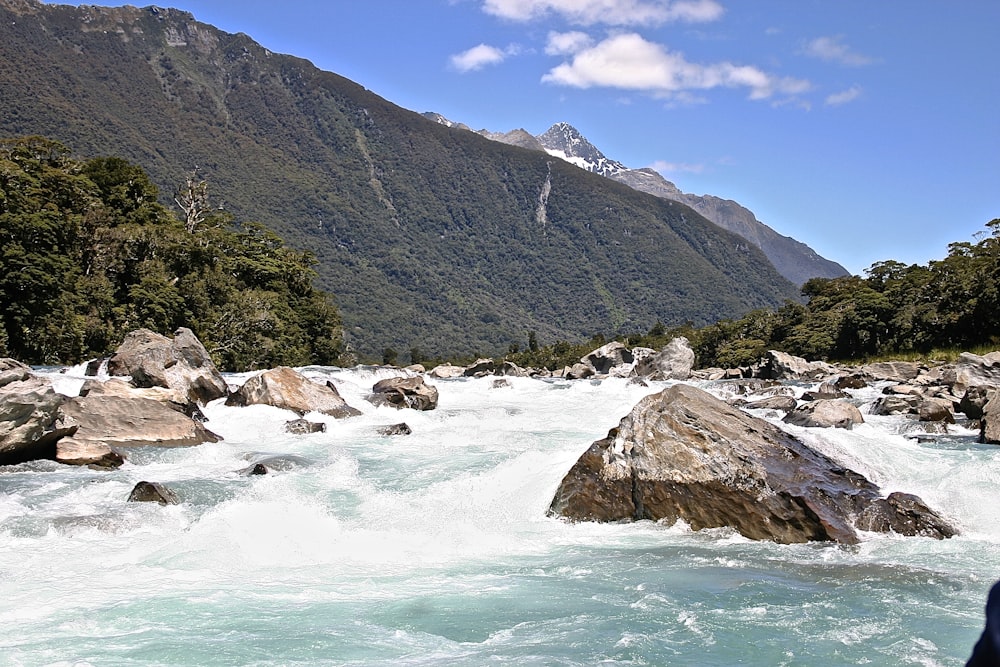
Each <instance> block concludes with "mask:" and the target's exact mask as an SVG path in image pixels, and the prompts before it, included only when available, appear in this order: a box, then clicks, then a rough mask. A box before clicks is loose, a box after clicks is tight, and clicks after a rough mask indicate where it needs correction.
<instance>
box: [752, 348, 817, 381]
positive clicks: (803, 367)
mask: <svg viewBox="0 0 1000 667" xmlns="http://www.w3.org/2000/svg"><path fill="white" fill-rule="evenodd" d="M836 374H837V369H836V368H834V367H833V366H831V365H830V364H828V363H826V362H825V361H806V360H805V359H803V358H802V357H796V356H794V355H791V354H787V353H785V352H779V351H777V350H769V351H768V352H767V354H766V355H765V356H764V359H763V360H762V361H761V365H760V367H759V368H758V369H757V372H756V376H757V377H760V378H764V379H768V380H820V379H823V378H827V377H829V376H831V375H836Z"/></svg>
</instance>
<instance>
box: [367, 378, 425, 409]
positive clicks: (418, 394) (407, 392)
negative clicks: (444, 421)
mask: <svg viewBox="0 0 1000 667" xmlns="http://www.w3.org/2000/svg"><path fill="white" fill-rule="evenodd" d="M372 392H373V393H372V395H371V396H370V397H369V398H368V400H369V402H371V403H372V404H373V405H379V406H381V405H388V406H390V407H393V408H397V409H402V408H412V409H413V410H433V409H434V408H436V407H437V403H438V390H437V387H435V386H433V385H429V384H427V383H426V382H424V379H423V378H422V377H412V378H386V379H385V380H379V381H378V382H376V383H375V386H374V387H372Z"/></svg>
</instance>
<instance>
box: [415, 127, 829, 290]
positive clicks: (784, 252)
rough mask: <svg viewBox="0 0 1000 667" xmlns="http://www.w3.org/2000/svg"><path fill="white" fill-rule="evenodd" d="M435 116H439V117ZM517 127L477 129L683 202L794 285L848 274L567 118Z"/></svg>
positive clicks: (732, 206)
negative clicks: (633, 164)
mask: <svg viewBox="0 0 1000 667" xmlns="http://www.w3.org/2000/svg"><path fill="white" fill-rule="evenodd" d="M434 116H439V114H431V115H430V116H429V117H431V118H434ZM434 119H435V120H438V122H442V120H441V119H443V117H440V118H434ZM447 122H448V123H451V121H447ZM451 126H452V127H461V128H465V129H468V128H466V127H465V126H463V125H460V124H454V123H451ZM518 132H520V133H524V134H526V133H525V132H524V130H515V132H514V133H507V134H501V133H493V132H487V131H485V130H484V131H482V132H481V134H483V136H486V137H488V138H490V139H493V140H495V141H503V142H506V143H514V144H516V145H518V146H523V147H525V148H532V147H535V146H537V149H538V150H544V151H545V152H547V153H548V154H549V155H554V156H556V157H559V158H562V159H564V160H566V161H567V162H569V163H571V164H575V165H576V166H578V167H580V168H581V169H586V170H587V171H592V172H594V173H595V174H600V175H601V176H605V177H607V178H611V179H614V180H616V181H619V182H621V183H624V184H626V185H628V186H629V187H631V188H634V189H636V190H640V191H642V192H648V193H649V194H652V195H656V196H657V197H663V198H665V199H670V200H673V201H677V202H681V203H683V204H687V205H688V206H690V207H691V208H693V209H694V210H696V211H698V212H699V213H701V214H702V215H703V216H705V217H706V218H708V219H709V220H711V221H712V222H714V223H715V224H717V225H719V226H720V227H722V228H723V229H726V230H728V231H730V232H733V233H734V234H739V235H740V236H742V237H743V238H745V239H747V240H748V241H750V242H751V243H752V244H753V245H755V246H756V247H758V248H760V249H761V250H762V251H763V252H764V254H765V255H767V258H768V259H769V260H770V261H771V263H772V264H774V266H775V268H776V269H778V272H779V273H780V274H781V275H783V276H784V277H785V278H787V279H788V280H790V281H791V282H792V283H793V284H795V285H801V284H803V283H805V282H806V281H807V280H809V279H810V278H838V277H841V276H846V275H849V272H848V271H847V269H845V268H844V267H842V266H841V265H840V264H837V263H836V262H833V261H831V260H828V259H825V258H823V257H821V256H820V255H818V254H817V253H816V251H814V250H813V249H812V248H810V247H809V246H807V245H806V244H804V243H802V242H801V241H796V240H795V239H793V238H791V237H789V236H783V235H781V234H779V233H778V232H776V231H774V230H773V229H771V228H770V227H768V226H767V225H765V224H764V223H762V222H760V221H759V220H757V218H756V216H754V214H753V212H752V211H750V210H749V209H748V208H746V207H744V206H742V205H740V204H739V203H737V202H735V201H733V200H731V199H721V198H719V197H715V196H713V195H693V194H688V193H685V192H682V191H681V190H680V189H679V188H678V187H677V186H676V185H674V184H673V183H671V182H670V181H668V180H667V179H665V178H663V176H661V175H660V174H659V173H658V172H656V171H654V170H653V169H649V168H645V169H629V168H628V167H626V166H625V165H624V164H622V163H621V162H618V161H616V160H611V159H609V158H608V157H606V156H605V155H604V153H602V152H601V151H600V150H599V149H598V148H597V147H596V146H594V145H593V144H592V143H590V142H589V141H588V140H587V139H586V137H584V136H583V135H582V134H581V133H580V131H579V130H577V129H576V128H575V127H573V126H572V125H570V124H568V123H556V124H555V125H553V126H552V127H551V128H549V129H548V130H547V131H546V132H545V133H544V134H541V135H539V136H537V137H535V139H536V140H537V142H536V143H535V144H534V145H533V144H532V143H531V142H530V141H528V140H526V139H524V138H523V137H522V136H520V135H518V134H515V133H518ZM512 135H514V138H515V139H514V140H512Z"/></svg>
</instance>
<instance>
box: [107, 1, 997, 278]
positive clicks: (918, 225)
mask: <svg viewBox="0 0 1000 667" xmlns="http://www.w3.org/2000/svg"><path fill="white" fill-rule="evenodd" d="M102 4H111V5H114V4H125V3H115V2H110V3H102ZM131 4H137V3H135V2H134V0H133V2H132V3H131ZM165 4H166V5H167V6H171V7H177V8H180V9H185V10H187V11H190V12H192V13H193V14H194V15H195V17H196V18H197V19H198V20H200V21H204V22H206V23H211V24H213V25H215V26H217V27H219V28H221V29H223V30H225V31H227V32H244V33H247V34H248V35H250V36H251V37H252V38H254V39H255V40H256V41H258V42H260V43H261V44H262V45H264V46H265V47H267V48H269V49H271V50H272V51H275V52H279V53H290V54H293V55H297V56H300V57H303V58H307V59H309V60H311V61H312V62H313V63H314V64H315V65H316V66H318V67H320V68H321V69H325V70H330V71H333V72H336V73H338V74H341V75H343V76H346V77H347V78H350V79H352V80H354V81H356V82H358V83H360V84H362V85H363V86H365V87H366V88H368V89H370V90H372V91H374V92H376V93H377V94H379V95H381V96H382V97H385V98H386V99H388V100H390V101H392V102H394V103H396V104H398V105H400V106H402V107H405V108H407V109H412V110H414V111H420V112H423V111H436V112H439V113H441V114H444V115H445V116H447V117H448V118H450V119H452V120H455V121H459V122H463V123H466V124H467V125H469V126H471V127H473V128H475V129H481V128H486V129H490V130H493V131H506V130H511V129H514V128H518V127H523V128H524V129H526V130H528V131H529V132H531V133H533V134H540V133H542V132H544V131H545V130H546V129H547V128H548V127H549V126H550V125H552V124H553V123H556V122H559V121H566V122H568V123H570V124H572V125H574V126H576V127H577V128H578V129H579V130H580V131H581V132H582V133H583V134H584V135H585V136H587V137H588V138H589V139H590V140H591V141H592V142H593V143H594V144H595V145H597V146H598V147H599V148H600V149H601V150H602V151H603V152H604V153H605V154H607V155H608V156H609V157H611V158H614V159H617V160H619V161H621V162H624V163H625V164H626V165H628V166H630V167H635V168H638V167H647V166H652V167H654V168H656V169H658V170H659V171H660V172H661V173H662V174H663V175H664V176H665V177H667V178H668V179H669V180H671V181H673V182H674V183H676V184H677V186H678V187H680V188H681V189H682V190H684V191H686V192H693V193H696V194H706V193H707V194H713V195H716V196H719V197H723V198H728V199H735V200H737V201H739V202H740V203H742V204H744V205H745V206H747V207H749V208H750V209H751V210H752V211H754V213H755V214H756V215H757V217H758V219H760V220H761V221H762V222H764V223H766V224H768V225H770V226H771V227H773V228H774V229H776V230H777V231H778V232H780V233H782V234H786V235H788V236H792V237H794V238H796V239H798V240H800V241H803V242H805V243H807V244H809V245H810V246H812V247H813V248H814V249H815V250H816V251H817V252H819V253H820V254H821V255H823V256H825V257H827V258H829V259H833V260H835V261H838V262H840V263H841V264H843V265H844V266H845V267H846V268H847V269H848V270H850V271H851V272H852V273H855V274H861V273H862V272H863V271H864V269H866V268H867V267H869V266H870V265H871V264H872V263H873V262H876V261H880V260H885V259H896V260H899V261H903V262H906V263H919V264H925V263H926V262H928V261H930V260H934V259H941V258H942V257H944V256H945V255H946V254H947V246H948V244H949V243H950V242H953V241H970V240H974V235H975V234H977V233H978V232H981V231H983V230H984V229H985V228H984V224H985V223H986V222H988V221H989V220H991V219H993V218H996V217H1000V159H998V158H1000V73H998V64H1000V58H998V56H997V54H996V48H997V43H998V41H1000V39H998V38H1000V2H998V1H997V0H907V1H906V2H903V1H902V0H895V1H894V0H753V1H752V2H750V1H748V0H384V1H380V0H370V1H365V2H362V1H360V0H350V1H347V0H332V1H331V0H302V1H296V0H285V1H284V2H273V0H266V1H265V0H241V2H239V3H236V2H231V1H229V0H172V1H169V2H166V3H165Z"/></svg>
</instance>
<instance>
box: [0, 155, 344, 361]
mask: <svg viewBox="0 0 1000 667" xmlns="http://www.w3.org/2000/svg"><path fill="white" fill-rule="evenodd" d="M177 199H178V201H179V202H180V203H181V204H183V205H184V210H185V216H184V218H183V219H181V218H179V217H178V216H177V215H175V214H174V213H173V212H171V211H170V210H168V209H166V208H165V207H164V206H162V205H161V204H160V203H159V202H158V201H157V188H156V186H155V185H153V183H152V182H151V181H150V179H149V177H148V176H147V175H146V173H145V172H144V171H143V170H142V169H141V168H139V167H137V166H135V165H133V164H130V163H129V162H127V161H125V160H123V159H121V158H114V157H110V158H94V159H91V160H86V161H80V160H77V159H74V158H73V157H72V156H70V154H69V151H68V149H67V148H66V147H64V146H62V145H61V144H59V143H57V142H53V141H50V140H48V139H44V138H41V137H26V138H23V139H19V140H5V141H0V238H2V240H3V251H2V254H0V356H13V357H15V358H17V359H19V360H23V361H25V362H28V363H33V364H56V363H78V362H81V361H84V360H86V359H91V358H95V357H100V356H103V355H107V354H108V353H110V352H111V351H112V350H113V349H114V348H115V347H117V346H118V345H119V344H120V343H121V341H122V339H123V338H124V336H125V334H126V333H127V332H129V331H131V330H133V329H136V328H139V327H146V328H149V329H152V330H154V331H157V332H160V333H165V334H169V333H170V332H172V331H174V330H175V329H177V328H178V327H182V326H184V327H189V328H191V329H192V330H193V331H194V332H195V334H196V335H198V336H199V338H200V339H201V340H202V342H203V343H204V344H205V346H206V348H207V349H208V350H209V352H210V353H211V354H212V357H213V359H214V360H215V361H216V363H217V364H218V365H219V366H220V367H222V368H224V369H228V370H247V369H253V368H271V367H274V366H276V365H279V364H288V365H305V364H333V363H335V362H336V361H337V357H338V354H339V352H340V342H341V332H340V326H339V325H340V322H339V319H338V316H337V311H336V309H335V308H334V306H333V304H332V302H331V301H330V299H329V297H328V295H327V294H325V293H323V292H320V291H317V290H315V289H314V288H313V287H312V282H313V278H314V277H315V275H316V274H315V272H314V271H313V269H312V264H313V262H314V260H313V257H312V256H311V255H310V254H308V253H303V252H298V251H295V250H291V249H289V248H287V247H285V245H284V243H283V242H282V241H281V240H280V239H279V238H278V237H277V236H275V235H274V233H273V232H270V231H269V230H267V229H266V228H264V227H262V226H261V225H257V224H246V225H242V226H239V227H233V226H232V225H231V222H232V220H231V219H230V217H229V216H227V215H226V214H225V213H223V212H221V211H219V210H218V209H214V208H211V207H210V206H209V199H208V193H207V184H206V183H205V182H204V181H202V180H200V179H199V178H198V177H197V174H191V175H189V177H188V178H187V179H185V181H184V183H183V184H182V185H181V187H180V188H179V189H178V192H177Z"/></svg>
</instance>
